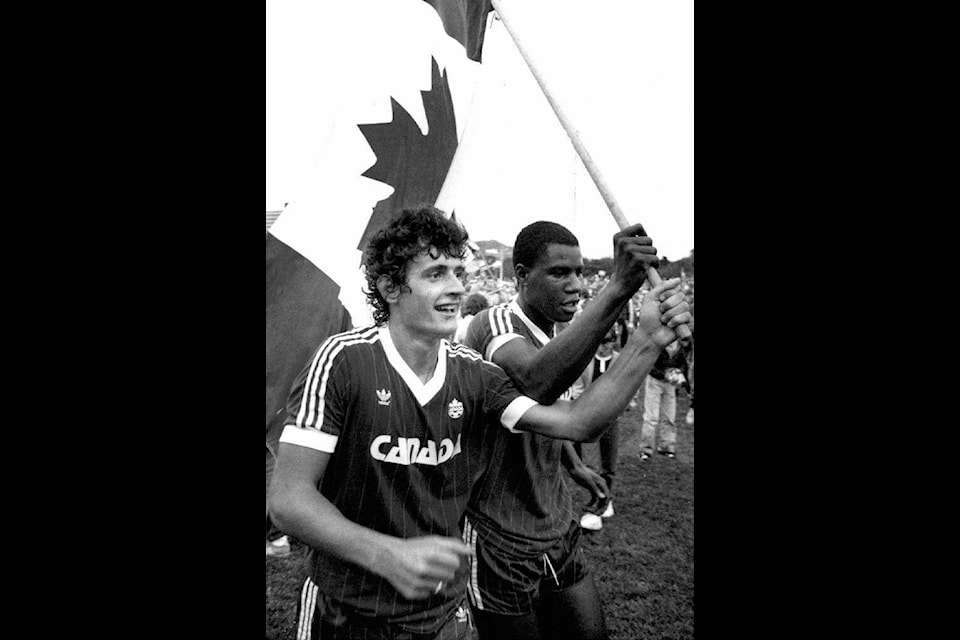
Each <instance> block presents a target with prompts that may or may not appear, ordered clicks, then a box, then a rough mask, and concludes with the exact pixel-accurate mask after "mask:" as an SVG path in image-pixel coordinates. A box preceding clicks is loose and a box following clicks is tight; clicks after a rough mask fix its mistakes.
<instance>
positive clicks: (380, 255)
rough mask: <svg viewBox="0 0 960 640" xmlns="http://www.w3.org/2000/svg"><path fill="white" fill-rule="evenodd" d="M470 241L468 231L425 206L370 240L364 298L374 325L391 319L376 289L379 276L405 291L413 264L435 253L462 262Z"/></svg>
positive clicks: (403, 214) (405, 214)
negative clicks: (411, 263)
mask: <svg viewBox="0 0 960 640" xmlns="http://www.w3.org/2000/svg"><path fill="white" fill-rule="evenodd" d="M467 239H468V236H467V230H466V229H464V228H463V227H462V226H461V225H460V224H459V223H458V222H457V221H456V220H451V219H450V218H447V216H446V214H445V213H444V212H443V211H441V210H440V209H437V208H436V207H432V206H428V205H424V206H420V207H418V208H414V209H403V210H402V211H400V212H399V213H398V214H397V215H396V217H394V219H393V220H392V221H391V222H390V224H388V225H387V226H386V227H384V228H382V229H380V231H378V232H377V233H376V234H374V236H373V237H372V238H370V242H369V243H368V244H367V248H366V250H365V252H364V262H363V268H364V274H365V277H366V280H367V288H366V289H365V290H364V294H366V296H367V301H368V302H369V303H370V305H371V306H372V307H373V319H374V321H375V322H376V323H377V324H378V325H380V324H383V323H385V322H386V321H387V320H389V319H390V307H389V306H388V305H387V301H386V300H384V298H383V296H381V295H380V291H379V290H378V289H377V280H379V279H380V276H387V277H388V278H390V282H391V284H392V285H393V286H395V287H401V288H403V287H406V286H407V264H408V263H409V262H410V260H413V259H414V258H416V257H417V256H419V255H421V254H424V253H430V254H431V255H432V254H433V251H439V252H440V253H442V254H443V255H445V256H448V257H453V258H460V259H463V258H465V257H466V252H467ZM438 255H439V254H438Z"/></svg>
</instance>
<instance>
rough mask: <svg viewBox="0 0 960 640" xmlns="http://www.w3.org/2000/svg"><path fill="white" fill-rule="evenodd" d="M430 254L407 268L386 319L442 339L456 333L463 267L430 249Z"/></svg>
mask: <svg viewBox="0 0 960 640" xmlns="http://www.w3.org/2000/svg"><path fill="white" fill-rule="evenodd" d="M431 253H432V254H433V255H431ZM431 253H421V254H420V255H419V256H417V257H416V258H414V259H413V260H411V261H410V263H409V264H408V265H407V286H406V287H404V288H403V289H402V290H401V292H400V296H399V298H398V299H397V301H396V303H395V304H393V305H391V307H390V320H391V322H394V321H396V322H400V323H402V324H403V325H404V326H405V327H406V328H408V329H410V330H412V331H414V332H416V333H420V334H423V335H428V336H430V337H437V338H442V337H446V336H449V335H450V334H452V333H453V332H454V331H456V330H457V320H458V318H459V317H460V315H459V312H460V303H461V301H462V299H463V295H464V293H465V290H464V288H463V279H464V278H465V277H466V268H465V266H464V263H463V260H461V259H460V258H454V257H450V256H445V255H443V253H440V252H438V251H435V250H432V249H431ZM433 256H438V257H433Z"/></svg>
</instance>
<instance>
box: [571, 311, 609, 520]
mask: <svg viewBox="0 0 960 640" xmlns="http://www.w3.org/2000/svg"><path fill="white" fill-rule="evenodd" d="M619 333H620V332H619V331H618V330H617V325H614V326H613V327H611V328H610V331H609V332H608V333H607V335H606V336H604V338H603V342H601V343H600V346H599V347H597V353H596V354H595V355H594V356H593V359H592V360H591V361H590V364H589V365H587V368H586V369H584V371H583V373H582V374H581V375H580V378H579V379H578V380H577V382H576V383H574V385H573V387H571V389H570V391H571V399H574V398H577V397H579V396H580V394H581V393H583V391H584V390H585V389H586V388H587V386H588V385H589V384H590V383H591V382H593V381H594V380H596V379H597V378H599V377H600V376H601V375H603V373H604V372H605V371H606V370H607V369H609V368H610V365H612V364H613V362H614V360H616V359H617V356H619V355H620V354H619V352H618V351H616V350H615V349H616V348H617V345H618V344H620V340H621V336H620V335H619ZM573 448H574V450H576V452H577V455H578V456H580V459H581V460H583V462H584V463H587V460H588V458H589V459H596V458H599V462H600V464H599V465H598V466H599V469H596V468H594V471H598V472H599V474H600V477H602V478H603V479H604V480H605V481H606V483H607V493H606V495H605V496H604V498H603V499H602V500H597V499H596V496H594V497H593V499H591V501H590V504H588V505H587V506H586V510H587V513H584V514H583V516H581V517H580V526H581V527H582V528H584V529H589V530H591V531H597V530H599V529H601V528H603V520H602V519H603V518H609V517H610V516H612V515H613V477H614V475H616V472H617V454H618V452H619V450H620V424H619V422H618V420H614V421H613V422H612V423H610V426H608V427H607V428H606V429H605V430H604V432H603V435H601V436H600V438H598V439H597V441H596V442H584V443H580V442H575V443H574V445H573ZM588 452H589V454H590V455H588V456H585V454H586V453H588ZM594 453H596V454H597V455H592V454H594ZM588 466H591V467H593V466H594V465H588Z"/></svg>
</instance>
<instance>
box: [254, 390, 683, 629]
mask: <svg viewBox="0 0 960 640" xmlns="http://www.w3.org/2000/svg"><path fill="white" fill-rule="evenodd" d="M641 393H642V392H641ZM641 412H642V404H641V405H640V407H639V408H638V409H636V410H632V411H629V410H628V411H627V412H626V413H624V415H623V416H622V417H621V418H620V425H621V427H620V429H621V433H620V439H621V441H620V456H619V466H618V468H617V484H616V486H615V487H614V508H615V511H616V514H615V515H614V516H613V517H612V518H608V519H606V520H604V525H603V529H601V530H600V531H596V532H585V533H586V535H585V536H584V541H583V548H584V553H585V555H586V556H587V561H588V563H589V565H590V570H591V571H592V573H593V575H594V579H595V580H596V582H597V588H598V590H599V591H600V596H601V598H602V599H603V603H604V611H605V613H606V619H607V628H608V629H609V631H610V638H611V640H655V639H664V640H680V639H689V638H693V617H694V615H693V426H688V425H687V424H686V423H685V422H684V417H685V416H686V413H687V397H686V394H684V393H683V392H681V393H680V394H678V398H677V457H676V458H675V459H673V460H670V459H666V458H663V457H661V456H654V457H653V458H651V459H650V460H648V461H646V462H643V463H641V462H640V461H639V438H640V417H641ZM587 456H588V458H587V461H588V462H589V461H590V457H589V456H590V452H589V451H588V452H587ZM573 487H574V489H573V491H574V502H575V503H576V504H578V505H583V504H584V503H585V502H586V499H587V493H586V491H585V490H583V489H580V488H579V487H577V486H576V485H573ZM303 551H304V548H303V547H302V546H301V545H298V544H297V543H296V542H294V543H293V553H292V554H291V555H290V556H288V557H286V558H267V569H266V574H267V578H266V582H267V609H266V627H267V631H266V637H267V639H268V640H289V639H292V638H293V633H292V631H293V624H294V612H295V609H296V598H297V591H298V588H299V585H300V581H301V580H302V577H303V570H302V565H303V560H302V554H303ZM558 640H562V639H558Z"/></svg>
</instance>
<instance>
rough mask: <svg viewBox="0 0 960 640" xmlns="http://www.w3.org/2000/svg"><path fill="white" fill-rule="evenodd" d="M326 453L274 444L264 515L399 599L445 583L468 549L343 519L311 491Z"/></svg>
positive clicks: (448, 541) (443, 539) (453, 541)
mask: <svg viewBox="0 0 960 640" xmlns="http://www.w3.org/2000/svg"><path fill="white" fill-rule="evenodd" d="M329 460H330V454H329V453H325V452H322V451H317V450H315V449H311V448H308V447H301V446H298V445H293V444H288V443H280V448H279V450H278V455H277V466H276V469H275V470H274V477H273V485H272V491H271V495H270V503H269V504H270V507H269V508H270V517H271V518H272V519H273V521H274V522H275V523H276V525H277V527H278V528H279V529H280V530H281V531H283V532H284V533H287V534H289V535H291V536H293V537H294V538H296V539H297V540H300V541H301V542H303V543H305V544H307V545H310V546H311V547H315V548H317V549H322V550H323V551H325V552H327V553H330V554H332V555H335V556H337V557H339V558H342V559H344V560H347V561H349V562H352V563H354V564H357V565H359V566H361V567H363V568H364V569H366V570H368V571H370V572H372V573H375V574H377V575H380V576H383V577H384V578H386V579H387V580H388V581H389V582H390V584H392V585H393V586H394V587H395V588H396V589H397V591H399V592H400V593H401V594H402V595H403V596H404V597H405V598H408V599H417V598H426V597H428V596H430V595H431V594H433V593H434V592H435V590H436V588H437V583H438V582H441V581H442V582H445V583H449V582H451V581H452V580H453V579H454V574H455V573H456V571H457V569H458V568H459V567H460V558H461V557H462V556H464V555H470V553H471V551H470V548H469V547H468V546H467V545H465V544H464V543H463V542H462V541H460V540H458V539H457V538H446V537H442V536H423V537H418V538H406V539H404V538H396V537H393V536H389V535H386V534H383V533H379V532H377V531H374V530H373V529H369V528H367V527H364V526H361V525H359V524H357V523H355V522H353V521H352V520H349V519H348V518H346V517H344V515H343V514H342V513H340V510H339V509H337V508H336V507H335V506H334V505H333V504H332V503H331V502H330V501H329V500H327V498H326V497H324V496H323V494H321V493H320V491H319V490H318V489H317V487H319V486H320V482H321V481H322V480H323V474H324V472H325V471H326V468H327V463H328V461H329Z"/></svg>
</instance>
